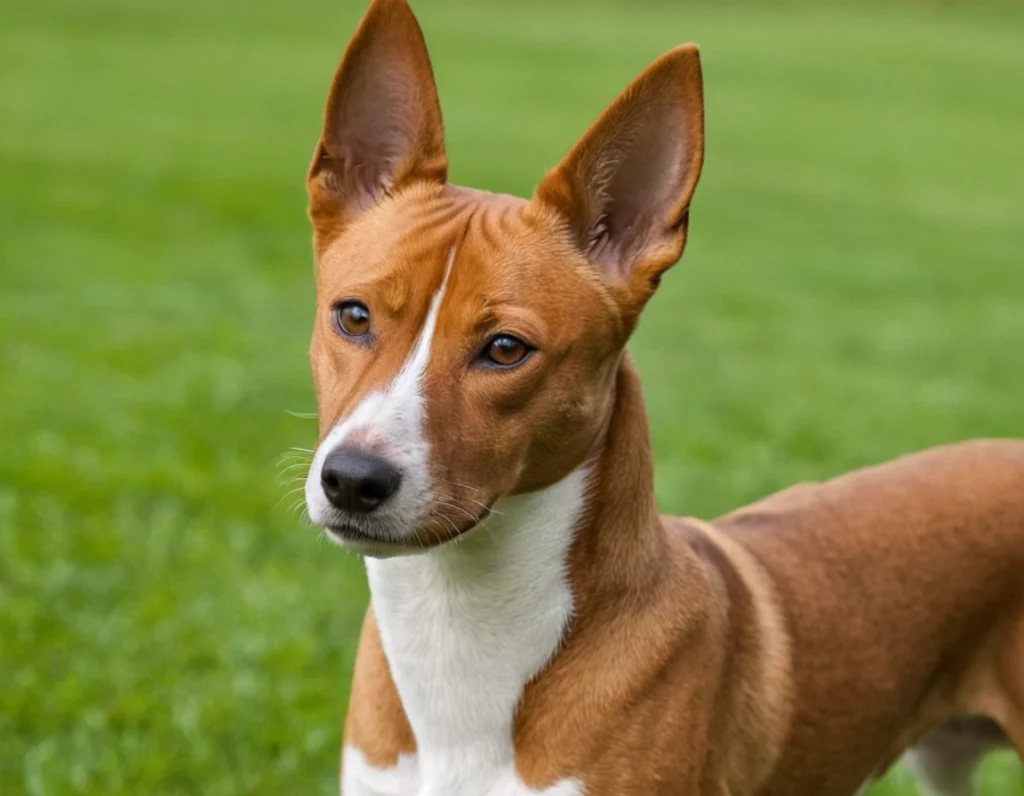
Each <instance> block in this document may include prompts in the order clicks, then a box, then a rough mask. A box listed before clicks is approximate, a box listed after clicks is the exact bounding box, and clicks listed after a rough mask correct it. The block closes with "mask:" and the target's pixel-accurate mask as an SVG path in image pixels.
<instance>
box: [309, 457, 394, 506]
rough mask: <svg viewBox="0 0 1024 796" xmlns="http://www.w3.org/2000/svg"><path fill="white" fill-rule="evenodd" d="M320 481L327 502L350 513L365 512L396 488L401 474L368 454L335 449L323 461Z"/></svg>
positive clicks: (378, 503)
mask: <svg viewBox="0 0 1024 796" xmlns="http://www.w3.org/2000/svg"><path fill="white" fill-rule="evenodd" d="M320 483H321V485H322V486H323V488H324V494H325V495H327V499H328V500H329V501H331V505H333V506H335V507H336V508H339V509H341V510H342V511H348V512H351V513H353V514H369V513H370V512H371V511H373V510H374V509H375V508H377V507H378V506H379V505H380V504H381V503H383V502H384V501H385V500H387V499H388V498H389V497H391V496H392V495H393V494H395V492H397V491H398V486H399V484H401V483H402V474H401V472H399V471H398V470H397V469H395V468H394V467H392V466H391V465H390V464H388V463H387V462H386V461H384V460H383V459H380V458H378V457H376V456H373V455H372V454H369V453H366V452H364V451H361V450H358V449H357V448H338V450H336V451H334V452H333V453H331V454H330V455H329V456H328V457H327V459H326V460H325V461H324V466H323V469H321V470H320Z"/></svg>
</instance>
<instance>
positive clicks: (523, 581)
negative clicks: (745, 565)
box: [367, 360, 664, 792]
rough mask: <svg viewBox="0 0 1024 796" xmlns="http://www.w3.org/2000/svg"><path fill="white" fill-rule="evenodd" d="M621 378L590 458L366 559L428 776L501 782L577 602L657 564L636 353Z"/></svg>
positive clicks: (659, 541) (639, 580) (633, 583)
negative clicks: (468, 525) (411, 546)
mask: <svg viewBox="0 0 1024 796" xmlns="http://www.w3.org/2000/svg"><path fill="white" fill-rule="evenodd" d="M616 389H617V395H616V400H615V406H614V409H613V412H612V417H611V420H610V423H609V426H608V430H607V432H606V435H605V439H604V440H603V441H602V444H601V445H600V447H599V448H598V453H597V454H596V456H595V459H593V460H592V461H591V463H590V464H589V466H583V467H580V468H579V469H577V470H576V471H574V472H572V473H570V474H569V475H568V476H566V477H565V478H563V479H562V480H561V481H559V482H558V483H556V484H554V485H553V486H550V487H548V488H546V489H543V490H540V491H538V492H533V493H530V494H525V495H520V496H516V497H512V498H506V499H504V500H501V501H499V502H498V504H497V505H496V506H495V512H494V514H493V515H492V516H491V517H490V518H489V519H488V520H487V521H486V524H484V525H483V526H481V527H480V528H477V529H476V530H475V531H474V532H473V533H471V534H469V535H467V537H465V538H464V539H462V540H460V541H457V542H454V543H449V544H448V545H445V546H443V547H440V548H436V549H434V550H431V551H429V552H427V553H424V554H420V555H415V556H407V557H401V558H392V559H368V560H367V572H368V576H369V582H370V589H371V593H372V603H373V609H374V615H375V618H376V622H377V625H378V628H379V632H380V636H381V641H382V643H383V648H384V652H385V654H386V656H387V659H388V664H389V668H390V670H391V675H392V678H393V679H394V682H395V685H396V687H397V690H398V693H399V696H400V697H401V700H402V705H403V708H404V710H405V712H406V715H407V717H408V719H409V723H410V725H411V727H412V730H413V733H414V735H415V737H416V744H417V756H418V758H419V760H420V765H421V767H423V768H422V769H421V775H422V776H423V777H425V778H428V779H429V778H430V777H431V771H430V769H434V770H435V771H436V772H437V773H438V776H452V775H454V774H453V772H461V773H459V774H458V775H459V776H460V777H463V778H464V777H475V776H478V775H479V777H480V781H479V783H478V785H479V787H480V788H481V792H483V788H485V787H491V786H492V785H491V782H487V781H484V778H487V777H490V778H491V780H492V781H493V776H494V772H495V771H496V770H498V769H499V768H503V767H507V766H509V765H510V764H511V762H512V759H513V757H514V751H513V744H512V737H513V720H514V715H515V710H516V707H517V705H518V704H519V701H520V698H521V697H522V694H523V691H524V689H525V687H526V685H527V683H529V682H530V680H531V679H533V678H534V676H535V675H536V674H537V673H538V672H539V671H540V670H541V669H542V668H544V666H545V665H546V664H547V663H548V662H549V661H550V660H551V658H552V657H553V656H554V655H555V653H556V652H557V650H558V648H559V646H560V645H561V644H563V643H564V642H565V641H566V637H567V635H568V634H569V633H571V632H572V630H571V628H570V619H571V618H572V617H573V616H574V614H576V613H578V611H579V609H580V608H581V607H582V605H581V603H582V604H587V605H591V604H593V603H594V602H595V601H603V599H602V598H607V597H609V594H608V590H612V591H613V592H614V591H618V590H621V589H628V590H629V591H630V592H632V593H633V594H636V593H637V590H638V589H639V590H641V591H642V589H643V586H644V582H645V580H647V579H649V578H650V577H651V573H652V571H653V570H654V569H656V568H657V566H658V560H659V556H660V555H662V553H663V552H664V551H663V547H664V545H663V537H664V531H663V529H662V528H661V525H660V523H659V522H658V518H657V512H656V510H655V507H654V497H653V487H652V462H651V454H650V443H649V438H648V429H647V421H646V418H645V416H644V410H643V403H642V398H641V394H640V388H639V381H638V378H637V376H636V374H635V371H634V370H633V367H632V365H631V364H630V363H629V362H628V360H624V362H623V364H622V365H621V366H620V370H619V374H618V378H617V386H616ZM587 573H589V575H588V574H587ZM598 589H600V593H599V592H598ZM475 782H476V780H474V783H475ZM460 783H461V787H463V788H465V787H466V785H465V782H464V781H463V780H462V779H460ZM449 785H450V786H451V787H454V785H455V783H449ZM460 792H468V791H460Z"/></svg>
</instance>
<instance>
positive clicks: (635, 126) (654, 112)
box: [534, 44, 704, 312]
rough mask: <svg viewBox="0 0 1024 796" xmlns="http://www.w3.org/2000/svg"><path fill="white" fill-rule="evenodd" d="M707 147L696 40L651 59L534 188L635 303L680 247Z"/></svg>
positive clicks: (647, 293) (640, 303) (637, 305)
mask: <svg viewBox="0 0 1024 796" xmlns="http://www.w3.org/2000/svg"><path fill="white" fill-rule="evenodd" d="M703 156H704V99H703V87H702V80H701V69H700V56H699V54H698V51H697V47H696V46H695V45H692V44H686V45H683V46H681V47H677V48H676V49H674V50H672V51H671V52H669V53H668V54H666V55H664V56H662V57H661V58H660V59H658V60H657V61H655V62H654V63H653V64H652V65H651V66H649V67H648V68H647V69H646V70H645V71H644V72H643V73H642V74H641V75H640V77H638V78H637V79H636V80H635V81H633V83H632V84H630V86H629V87H628V88H627V89H626V90H625V91H624V92H623V93H622V94H620V95H619V97H618V98H617V99H616V100H615V101H614V102H613V103H612V104H611V105H610V106H609V107H608V109H607V110H606V111H605V112H604V113H603V114H602V115H601V117H600V118H599V119H598V120H597V121H596V122H595V123H594V124H593V125H592V126H591V128H590V129H589V130H588V131H587V132H586V134H584V136H583V138H581V139H580V141H579V142H578V143H577V144H576V146H574V147H573V148H572V150H571V151H570V152H569V154H568V155H566V156H565V157H564V158H563V159H562V162H561V163H559V164H558V166H556V167H555V168H554V169H553V170H552V171H551V172H549V173H548V174H547V176H546V177H545V178H544V180H543V182H542V183H541V184H540V186H539V187H538V188H537V192H536V195H535V197H534V201H535V202H539V203H541V204H542V205H544V206H547V207H550V208H553V209H554V210H555V211H556V212H558V213H559V214H560V215H561V216H562V217H563V218H564V219H565V220H566V221H568V223H569V227H570V229H571V231H572V234H573V236H574V237H575V238H576V240H577V242H578V245H579V246H580V248H581V250H582V251H583V252H585V253H586V255H587V257H588V258H589V259H590V260H591V262H592V263H594V265H595V266H596V267H598V268H599V269H600V270H601V271H602V272H603V273H604V274H605V276H606V278H607V279H608V281H609V282H610V283H612V284H613V285H615V286H616V287H618V288H621V289H623V290H624V291H625V292H626V295H627V297H628V298H627V300H628V302H629V303H630V304H632V305H633V309H634V310H635V311H636V312H639V310H640V308H641V307H642V306H643V303H644V302H646V301H647V299H648V298H650V295H651V294H652V293H653V292H654V289H655V288H656V287H657V284H658V281H659V279H660V278H661V275H662V273H664V272H665V271H666V270H667V269H668V268H669V267H670V266H672V265H673V264H674V263H675V262H676V261H677V260H678V259H679V257H680V256H681V255H682V252H683V246H684V244H685V241H686V226H687V220H688V214H689V208H690V199H691V197H692V196H693V192H694V189H695V188H696V187H697V180H698V178H699V177H700V170H701V163H702V160H703Z"/></svg>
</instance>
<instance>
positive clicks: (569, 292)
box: [306, 0, 702, 555]
mask: <svg viewBox="0 0 1024 796" xmlns="http://www.w3.org/2000/svg"><path fill="white" fill-rule="evenodd" d="M701 155H702V104H701V82H700V67H699V61H698V57H697V53H696V49H695V48H693V47H684V48H680V49H678V50H675V51H673V52H672V53H670V54H669V55H667V56H665V57H663V58H662V59H661V60H659V61H658V62H656V63H655V64H654V65H652V66H651V67H650V68H649V69H648V70H647V71H646V72H645V73H644V74H643V75H642V76H641V77H640V78H639V79H638V80H637V81H636V82H635V83H634V84H633V85H632V86H630V88H629V89H627V91H626V92H625V93H624V94H623V95H622V96H621V97H620V98H619V99H618V100H617V101H616V103H614V104H613V105H612V106H611V107H610V108H609V109H608V111H606V112H605V114H604V115H603V116H602V117H601V118H600V119H599V120H598V121H597V122H596V123H595V125H594V126H593V127H592V128H591V130H590V131H589V132H588V133H587V134H586V135H585V136H584V138H583V139H582V140H581V141H580V143H579V144H577V146H576V147H575V148H574V149H573V150H572V151H571V152H570V153H569V154H568V155H567V156H566V158H565V159H564V160H563V161H562V163H561V164H560V165H559V166H558V167H557V168H556V169H555V170H553V171H552V172H551V173H549V174H548V175H547V177H546V178H545V179H544V181H543V182H542V183H541V185H540V186H539V188H538V189H537V192H536V194H535V196H534V197H533V199H531V200H529V201H527V200H522V199H516V198H513V197H506V196H497V195H493V194H487V193H483V192H478V191H472V190H469V189H464V188H458V187H456V186H452V185H450V184H448V183H447V179H446V177H447V159H446V157H445V153H444V143H443V131H442V127H441V115H440V109H439V106H438V102H437V96H436V91H435V88H434V82H433V77H432V74H431V69H430V63H429V60H428V57H427V53H426V49H425V47H424V44H423V39H422V35H421V34H420V31H419V27H418V25H417V24H416V21H415V19H414V18H413V16H412V13H411V11H410V10H409V9H408V7H407V6H406V5H405V3H404V1H403V0H376V2H374V3H373V4H372V5H371V7H370V9H369V11H368V12H367V14H366V17H365V18H364V19H363V22H362V23H361V25H360V27H359V29H358V31H357V32H356V34H355V36H354V37H353V39H352V41H351V43H350V44H349V47H348V49H347V51H346V53H345V56H344V58H343V59H342V62H341V65H340V66H339V68H338V72H337V74H336V75H335V78H334V82H333V84H332V86H331V92H330V95H329V98H328V102H327V109H326V113H325V125H324V132H323V135H322V137H321V140H320V143H319V145H318V147H317V151H316V154H315V156H314V160H313V165H312V167H311V169H310V174H309V179H308V190H309V195H310V216H311V219H312V221H313V228H314V249H315V253H316V259H317V315H316V320H315V323H314V330H313V340H312V346H311V352H310V359H311V364H312V368H313V374H314V380H315V383H316V391H317V399H318V405H319V417H320V437H321V441H320V445H319V447H318V450H317V452H316V455H315V457H314V460H313V464H312V467H311V469H310V472H309V476H308V478H307V482H306V502H307V509H308V511H309V515H310V517H311V519H312V520H313V521H314V522H315V523H316V524H318V525H322V526H324V527H325V528H327V530H328V532H329V533H330V534H331V536H332V537H333V538H334V539H335V540H336V541H339V542H341V543H342V544H344V545H345V546H347V547H350V548H351V549H354V550H357V551H360V552H364V553H367V554H371V555H392V554H397V553H402V552H415V551H418V550H422V549H424V548H428V547H431V546H434V545H437V544H441V543H443V542H446V541H449V540H451V539H452V538H454V537H456V536H458V535H460V534H462V533H465V532H466V531H468V530H470V529H472V528H473V527H475V526H476V525H477V523H478V522H479V521H480V520H481V519H482V518H483V517H485V516H486V515H487V513H488V512H489V511H490V509H491V507H492V506H493V505H494V503H495V502H496V501H497V500H498V499H499V498H501V497H503V496H505V495H509V494H516V493H522V492H530V491H533V490H537V489H541V488H543V487H546V486H549V485H551V484H553V483H555V482H557V481H559V480H561V479H562V478H563V477H565V476H566V475H568V474H569V473H570V472H572V471H573V470H575V469H576V468H578V467H579V466H580V465H581V464H583V463H584V462H585V461H586V460H587V458H588V457H590V456H592V455H594V454H595V453H596V452H597V447H598V445H599V442H600V440H601V439H602V437H603V431H604V429H605V426H606V424H607V421H608V418H609V415H610V411H611V406H612V403H613V400H614V381H615V373H616V370H617V367H618V362H619V358H620V356H621V353H622V350H623V347H624V345H625V343H626V340H627V338H628V336H629V333H630V332H631V331H632V329H633V327H634V325H635V322H636V318H637V315H638V313H639V311H640V309H641V308H642V307H643V305H644V303H645V302H646V300H647V299H648V298H649V297H650V295H651V293H652V292H653V290H654V287H655V286H656V284H657V281H658V279H659V278H660V276H661V274H662V273H663V272H664V271H665V270H666V269H667V268H668V267H669V266H670V265H671V264H672V263H674V262H675V261H676V260H677V259H678V257H679V255H680V254H681V252H682V248H683V244H684V241H685V234H686V221H687V213H688V208H689V200H690V196H691V195H692V192H693V189H694V187H695V185H696V181H697V178H698V176H699V171H700V162H701Z"/></svg>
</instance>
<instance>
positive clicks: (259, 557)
mask: <svg viewBox="0 0 1024 796" xmlns="http://www.w3.org/2000/svg"><path fill="white" fill-rule="evenodd" d="M824 5H825V4H819V3H811V2H809V1H808V2H797V1H796V0H787V1H786V2H779V3H751V4H749V5H746V4H743V3H737V2H729V3H714V4H712V3H707V4H701V5H700V6H699V7H690V6H689V5H688V4H686V3H683V2H673V1H670V0H665V1H664V2H655V1H654V0H647V1H646V2H640V3H630V4H628V5H627V4H626V3H625V2H619V3H612V2H610V1H608V0H597V1H596V2H586V3H584V2H582V0H573V1H572V2H567V3H559V4H554V3H543V2H541V1H540V0H525V1H524V0H520V1H519V2H516V3H508V4H501V5H499V4H497V3H488V4H484V3H473V2H471V0H443V2H442V0H436V1H432V2H426V0H421V2H420V3H419V5H418V8H419V11H420V16H421V18H422V22H423V25H424V28H425V29H426V33H427V37H428V40H429V41H430V44H431V47H432V52H433V54H434V60H435V64H436V69H437V73H438V81H439V84H440V90H441V94H442V102H443V104H444V109H445V116H446V121H447V124H448V131H449V132H448V142H449V152H450V155H451V157H452V160H453V177H454V178H455V179H456V180H458V181H460V182H465V183H471V184H474V185H479V186H484V187H488V188H491V189H496V190H505V191H513V192H519V193H524V192H528V191H530V190H531V189H532V186H533V185H534V183H535V181H536V180H537V178H538V177H539V176H540V174H541V172H542V170H543V169H544V168H545V167H547V166H549V165H551V164H553V163H554V161H555V160H556V159H557V158H558V157H559V156H560V154H561V153H562V152H563V151H564V150H565V149H566V148H567V147H568V145H569V144H570V143H571V142H572V141H573V140H574V139H575V137H576V136H577V135H578V134H579V133H580V132H582V130H583V129H584V127H585V126H586V124H587V123H588V122H589V121H590V119H591V118H592V117H593V116H594V115H595V114H596V113H597V112H598V111H599V110H600V109H601V108H602V107H603V106H604V104H605V103H606V102H608V101H609V100H610V99H611V98H612V97H613V96H614V94H615V93H616V92H617V91H618V90H619V89H620V88H621V87H622V86H623V85H624V84H625V83H626V82H627V81H628V80H629V79H630V78H631V77H632V76H633V75H634V74H635V73H636V72H638V71H639V70H640V69H641V68H642V67H643V66H644V65H645V64H646V63H647V62H648V61H650V60H652V59H653V58H654V57H655V56H657V55H658V54H659V53H660V52H661V51H662V50H664V49H666V48H668V47H669V46H671V45H673V44H675V43H678V42H679V41H681V40H687V39H693V40H697V41H699V42H700V43H701V45H702V47H703V54H704V64H705V75H706V83H707V102H708V129H707V135H708V152H707V167H706V170H705V174H704V179H703V182H702V185H701V188H700V190H699V192H698V196H697V200H696V204H695V208H694V212H693V223H692V237H691V244H690V248H689V251H688V254H687V257H686V258H685V259H684V261H683V264H682V265H681V266H680V267H679V268H678V269H677V270H676V271H674V272H673V273H672V275H671V277H670V278H668V279H667V280H666V282H665V284H664V285H663V287H662V290H661V292H660V294H659V295H658V296H657V298H656V300H655V301H654V303H653V305H652V307H651V308H650V311H649V312H648V314H647V317H646V319H645V322H644V323H643V325H642V327H641V329H640V331H639V333H638V335H637V337H636V340H635V342H634V345H633V350H634V352H635V354H636V356H637V358H638V360H639V363H640V366H641V369H642V371H643V372H644V374H645V376H646V386H647V392H648V396H649V405H650V411H651V415H652V422H653V427H654V433H655V448H656V452H657V463H658V493H659V496H660V498H661V501H662V503H663V505H664V507H665V509H667V510H672V511H676V512H687V513H695V514H702V515H713V514H715V513H717V512H721V511H723V510H725V509H727V508H729V507H732V506H735V505H737V504H740V503H743V502H744V501H748V500H750V499H752V498H755V497H758V496H760V495H762V494H764V493H766V492H768V491H770V490H773V489H776V488H779V487H782V486H784V485H787V484H789V483H791V482H793V481H796V480H798V479H805V478H821V477H826V476H829V475H832V474H834V473H837V472H840V471H842V470H844V469H847V468H850V467H853V466H856V465H859V464H863V463H867V462H873V461H877V460H880V459H883V458H886V457H890V456H893V455H896V454H899V453H901V452H905V451H909V450H912V449H916V448H921V447H925V446H929V445H932V444H936V443H940V442H944V441H948V440H954V439H961V438H965V437H973V436H984V435H1024V309H1022V299H1024V267H1022V266H1024V261H1022V252H1024V210H1022V208H1024V180H1022V177H1021V169H1022V164H1024V135H1022V132H1021V131H1022V130H1024V101H1022V93H1021V85H1022V83H1024V47H1022V46H1021V41H1022V40H1024V11H1022V10H1021V8H1020V7H1019V5H1016V4H1013V3H1010V2H1006V3H998V2H995V1H994V0H993V1H992V2H987V3H981V4H977V3H971V4H966V3H964V4H953V3H930V2H909V0H907V1H904V2H887V3H882V2H876V1H875V0H848V1H838V0H837V2H833V3H829V4H827V8H826V7H824ZM360 12H361V3H354V2H353V3H350V2H344V3H342V2H337V1H336V2H327V0H297V1H296V2H291V3H272V2H269V1H265V2H256V3H242V2H241V1H240V0H230V2H228V1H223V2H217V3H210V2H203V0H177V1H176V2H171V0H151V1H150V2H146V3H141V2H134V1H130V0H93V1H92V2H89V3H83V2H72V0H43V1H42V2H36V3H21V4H16V5H12V4H9V5H8V7H5V9H4V13H3V17H4V23H3V25H2V26H0V120H2V121H0V429H2V437H0V439H2V443H3V444H2V447H0V677H2V684H0V792H2V793H4V794H17V793H25V794H31V795H32V796H38V795H39V794H61V795H63V794H83V793H97V794H105V796H113V795H114V794H139V793H147V794H151V795H152V796H157V795H158V794H159V795H163V794H194V793H203V794H205V796H219V795H220V794H225V795H228V794H230V795H232V796H234V795H235V794H243V793H254V794H255V793H259V794H297V793H303V794H307V793H323V794H328V793H334V792H335V790H336V779H335V777H336V769H337V753H338V744H339V738H340V730H341V720H342V716H343V714H344V710H345V700H346V694H347V689H348V680H349V675H350V669H351V664H352V658H353V653H354V644H355V637H356V630H357V627H358V624H359V621H360V617H361V613H362V611H363V606H364V604H365V599H366V589H365V585H364V582H363V579H362V576H361V572H360V566H359V563H358V561H357V560H355V559H354V558H351V557H346V556H345V555H344V554H343V553H341V552H339V551H338V550H337V549H335V548H333V547H329V546H327V545H326V544H325V543H324V542H322V541H318V538H317V535H316V533H315V532H313V531H311V530H310V529H308V528H305V527H303V526H302V523H301V522H300V521H299V519H298V518H297V517H296V515H295V514H294V513H293V512H291V511H290V510H289V504H290V502H291V501H292V499H293V497H294V496H292V497H286V496H285V493H286V492H287V489H288V488H290V487H283V486H281V485H280V484H279V481H278V477H279V476H278V469H279V468H278V466H277V461H278V458H279V457H280V456H281V454H282V453H283V452H285V451H287V450H288V449H289V447H290V446H300V447H309V446H310V445H311V444H312V443H313V442H314V434H315V432H314V424H313V423H312V422H311V421H309V420H302V419H297V418H295V417H292V416H291V415H289V414H287V413H286V410H292V411H296V412H309V411H312V409H313V408H314V403H313V396H312V392H311V388H310V381H309V378H308V374H307V369H306V361H305V348H306V344H307V339H308V330H309V327H310V310H311V302H312V279H311V276H312V272H311V264H310V263H311V258H310V253H309V231H308V228H307V224H306V221H305V218H304V194H303V176H304V172H305V168H306V166H307V163H308V159H309V156H310V153H311V150H312V146H313V144H314V141H315V137H316V134H317V132H318V124H319V118H320V112H321V107H322V102H323V99H324V93H325V90H326V86H327V82H328V80H329V78H330V74H331V72H332V70H333V68H334V66H335V63H336V60H337V57H338V55H339V53H340V51H341V49H342V47H343V45H344V42H345V40H346V38H347V36H348V34H349V33H350V31H351V30H352V28H353V26H354V24H355V22H356V19H357V17H358V15H359V13H360ZM985 783H986V785H985V790H984V793H985V794H987V795H988V796H995V795H996V794H999V796H1009V795H1011V794H1012V795H1013V796H1020V795H1021V794H1024V788H1022V786H1021V777H1020V774H1019V769H1018V768H1017V765H1016V763H1014V762H1012V761H1010V760H1008V759H1007V758H1006V757H1004V758H1002V759H996V760H993V761H991V762H990V764H988V765H987V766H986V769H985ZM913 792H914V791H913V786H912V785H910V784H909V781H908V780H907V778H906V776H905V774H904V773H903V772H902V771H897V772H896V773H895V774H894V775H893V776H892V777H891V778H890V779H889V780H888V781H887V782H886V783H885V784H884V785H882V786H881V787H879V788H878V791H877V793H879V794H882V793H887V794H899V795H900V796H902V795H903V794H911V793H913Z"/></svg>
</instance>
